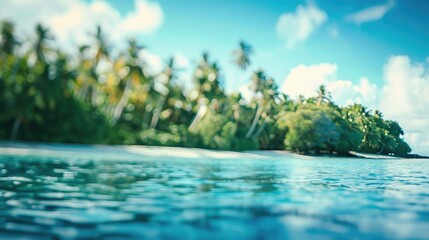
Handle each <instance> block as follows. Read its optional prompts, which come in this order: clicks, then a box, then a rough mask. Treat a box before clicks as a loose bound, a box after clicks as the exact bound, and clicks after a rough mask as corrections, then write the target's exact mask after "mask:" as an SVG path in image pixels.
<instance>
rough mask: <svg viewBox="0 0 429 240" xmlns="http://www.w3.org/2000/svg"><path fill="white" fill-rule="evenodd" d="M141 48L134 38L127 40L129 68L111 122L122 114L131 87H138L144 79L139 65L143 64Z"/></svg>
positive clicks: (114, 121) (115, 120)
mask: <svg viewBox="0 0 429 240" xmlns="http://www.w3.org/2000/svg"><path fill="white" fill-rule="evenodd" d="M143 48H144V47H142V46H139V45H138V44H137V41H136V40H135V39H130V40H129V41H128V51H127V55H128V56H127V59H128V63H127V67H128V68H129V72H128V74H127V76H126V77H125V79H126V82H125V88H124V90H123V93H122V96H121V98H120V100H119V102H118V104H117V105H116V107H115V109H114V111H113V117H112V121H113V123H116V122H117V121H118V120H119V118H120V116H121V115H122V112H123V110H124V108H125V106H126V105H127V103H128V100H129V98H130V96H131V93H132V89H133V88H132V86H135V87H139V85H140V83H141V80H142V79H145V74H144V71H143V68H142V67H141V66H142V65H143V64H141V61H140V59H139V52H140V51H141V50H142V49H143Z"/></svg>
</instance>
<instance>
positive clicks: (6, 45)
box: [0, 21, 19, 55]
mask: <svg viewBox="0 0 429 240" xmlns="http://www.w3.org/2000/svg"><path fill="white" fill-rule="evenodd" d="M18 45H19V42H18V40H17V39H16V37H15V26H14V25H13V23H11V22H8V21H4V22H2V23H1V33H0V49H1V52H0V54H1V55H13V54H14V53H15V48H16V47H17V46H18Z"/></svg>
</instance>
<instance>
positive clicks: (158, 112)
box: [149, 95, 165, 128]
mask: <svg viewBox="0 0 429 240" xmlns="http://www.w3.org/2000/svg"><path fill="white" fill-rule="evenodd" d="M164 102H165V96H164V95H162V96H161V97H160V98H159V99H158V101H157V103H156V108H155V110H154V111H153V115H152V121H151V122H150V126H149V127H150V128H156V125H158V120H159V116H160V115H161V111H162V106H164Z"/></svg>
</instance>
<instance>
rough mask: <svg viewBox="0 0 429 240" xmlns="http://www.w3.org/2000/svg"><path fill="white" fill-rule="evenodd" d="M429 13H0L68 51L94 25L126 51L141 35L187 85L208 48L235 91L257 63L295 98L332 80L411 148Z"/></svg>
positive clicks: (322, 1)
mask: <svg viewBox="0 0 429 240" xmlns="http://www.w3.org/2000/svg"><path fill="white" fill-rule="evenodd" d="M339 2H341V4H339ZM428 13H429V1H427V0H413V1H409V0H371V1H369V0H342V1H331V0H304V1H298V0H265V1H261V0H182V1H178V0H158V1H155V0H128V1H124V0H106V1H103V0H62V1H57V0H20V1H17V0H2V7H1V8H0V19H9V20H12V21H14V22H15V23H16V25H17V29H18V32H19V34H20V35H21V36H23V37H26V36H28V35H30V34H31V31H32V28H33V27H34V25H35V24H36V23H37V22H41V23H43V24H45V25H47V26H48V27H49V28H50V29H51V31H52V32H53V33H54V34H55V35H56V39H57V44H58V45H59V46H60V47H62V48H63V49H65V50H73V49H75V46H76V45H78V44H85V43H91V38H90V36H89V35H88V33H90V32H94V29H95V26H96V25H97V24H99V25H101V26H102V27H103V29H104V30H105V32H106V34H107V36H108V39H109V41H110V42H111V43H112V44H115V45H116V46H118V47H119V48H120V47H124V42H125V41H124V40H125V38H127V37H130V36H136V37H138V39H139V41H140V42H141V43H142V44H143V45H145V46H146V47H147V49H146V50H144V51H143V52H142V57H143V58H144V59H145V60H146V61H147V62H148V63H149V65H150V66H151V69H152V70H153V73H157V72H159V71H161V69H162V64H163V61H164V60H166V59H167V57H169V56H174V57H175V58H176V59H177V60H178V62H179V63H180V65H181V67H183V68H184V69H185V71H184V73H183V82H184V84H186V85H191V75H192V71H193V68H194V66H195V63H196V61H197V60H198V59H199V57H200V56H201V54H202V52H203V51H208V52H209V53H210V54H211V56H212V59H213V60H216V61H218V62H219V63H220V65H221V68H222V71H223V74H224V76H225V78H224V80H225V84H226V88H227V91H229V92H230V91H240V92H241V93H243V94H244V95H246V94H248V88H247V85H246V81H247V79H249V77H250V74H251V72H252V71H254V70H256V69H258V68H260V67H261V68H263V69H265V70H266V72H267V74H268V75H270V76H272V77H274V79H275V80H276V81H277V83H278V85H279V87H280V89H281V91H283V92H285V93H287V94H289V95H290V96H292V97H295V96H297V95H298V94H303V95H305V96H311V95H314V93H315V89H316V88H317V87H318V86H320V85H321V84H325V85H326V86H327V88H328V90H329V91H331V92H332V96H333V99H334V100H335V101H336V102H337V103H338V104H340V105H346V104H351V103H353V102H358V103H363V104H364V105H367V106H369V108H371V109H380V110H381V111H382V112H383V113H384V114H385V116H386V117H388V118H391V119H395V120H397V121H398V122H399V123H400V124H401V126H402V127H403V128H404V130H405V132H406V133H407V134H406V135H405V138H406V140H407V141H408V142H409V143H410V144H411V146H412V147H413V149H414V150H415V151H416V152H418V153H426V154H429V14H428ZM240 40H245V41H246V42H248V43H250V44H251V45H252V46H253V48H254V55H253V57H252V65H251V66H250V68H249V70H248V71H247V72H242V73H240V74H237V69H236V67H235V66H233V65H232V64H231V58H232V56H231V52H232V51H233V50H234V49H235V48H236V47H237V46H238V42H239V41H240Z"/></svg>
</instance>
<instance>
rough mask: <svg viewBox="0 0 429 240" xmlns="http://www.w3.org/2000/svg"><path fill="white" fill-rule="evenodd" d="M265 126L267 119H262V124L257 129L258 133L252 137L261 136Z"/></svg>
mask: <svg viewBox="0 0 429 240" xmlns="http://www.w3.org/2000/svg"><path fill="white" fill-rule="evenodd" d="M265 126H267V118H264V122H263V123H262V125H261V126H260V127H259V129H258V131H256V133H255V134H254V135H253V137H259V135H261V133H262V131H264V128H265Z"/></svg>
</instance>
